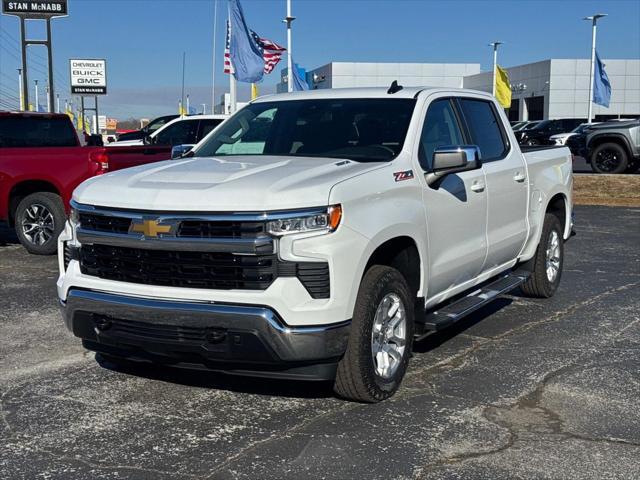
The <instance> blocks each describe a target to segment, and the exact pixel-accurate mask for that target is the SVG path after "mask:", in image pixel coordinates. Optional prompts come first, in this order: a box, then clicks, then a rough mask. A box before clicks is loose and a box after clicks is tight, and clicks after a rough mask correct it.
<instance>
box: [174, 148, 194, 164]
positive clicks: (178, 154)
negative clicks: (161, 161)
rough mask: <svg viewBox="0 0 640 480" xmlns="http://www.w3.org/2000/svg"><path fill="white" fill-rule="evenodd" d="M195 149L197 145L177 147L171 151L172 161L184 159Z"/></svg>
mask: <svg viewBox="0 0 640 480" xmlns="http://www.w3.org/2000/svg"><path fill="white" fill-rule="evenodd" d="M193 147H195V145H176V146H175V147H173V148H172V149H171V160H175V159H176V158H182V157H184V156H185V155H186V154H187V153H189V152H190V151H191V149H193Z"/></svg>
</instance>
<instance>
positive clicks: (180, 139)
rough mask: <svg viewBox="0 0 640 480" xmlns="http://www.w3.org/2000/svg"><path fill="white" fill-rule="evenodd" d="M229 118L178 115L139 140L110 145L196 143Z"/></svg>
mask: <svg viewBox="0 0 640 480" xmlns="http://www.w3.org/2000/svg"><path fill="white" fill-rule="evenodd" d="M227 118H228V116H227V115H191V116H188V117H178V118H175V119H174V120H172V121H170V122H168V123H167V124H165V125H163V126H162V127H160V128H158V129H157V130H156V131H154V132H153V133H151V134H149V135H148V136H146V137H144V138H141V139H138V140H126V141H117V142H114V143H112V144H110V145H109V146H114V147H119V146H123V145H169V146H175V145H183V144H191V145H195V144H196V143H198V142H199V141H200V140H202V139H203V138H204V137H206V136H207V135H208V134H209V132H211V131H212V130H213V129H214V128H216V127H217V126H218V125H220V124H221V123H222V122H223V121H224V120H226V119H227Z"/></svg>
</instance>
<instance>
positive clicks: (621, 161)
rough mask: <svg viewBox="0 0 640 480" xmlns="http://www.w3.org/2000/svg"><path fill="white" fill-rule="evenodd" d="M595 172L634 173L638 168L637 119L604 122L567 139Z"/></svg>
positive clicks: (639, 139) (639, 128) (639, 134)
mask: <svg viewBox="0 0 640 480" xmlns="http://www.w3.org/2000/svg"><path fill="white" fill-rule="evenodd" d="M567 146H568V147H569V148H570V149H571V152H572V153H573V154H574V155H577V156H580V157H584V158H586V159H587V161H588V162H589V163H590V164H591V168H592V169H593V171H594V172H596V173H625V172H626V173H634V172H637V171H638V170H639V169H640V120H628V121H614V122H605V123H600V124H598V125H593V126H589V127H587V128H585V130H584V131H583V133H581V134H580V135H575V136H573V137H571V138H569V139H568V140H567Z"/></svg>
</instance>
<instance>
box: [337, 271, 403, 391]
mask: <svg viewBox="0 0 640 480" xmlns="http://www.w3.org/2000/svg"><path fill="white" fill-rule="evenodd" d="M413 330H414V300H413V296H412V294H411V289H410V288H409V285H408V284H407V281H406V279H405V278H404V277H403V276H402V274H401V273H400V272H399V271H398V270H396V269H394V268H391V267H387V266H382V265H374V266H373V267H371V268H370V269H369V270H368V271H367V273H366V274H365V275H364V278H363V279H362V282H361V284H360V289H359V291H358V298H357V299H356V306H355V309H354V315H353V319H352V322H351V332H350V334H349V344H348V347H347V351H346V352H345V354H344V357H343V358H342V360H341V361H340V363H339V364H338V371H337V375H336V380H335V384H334V390H335V392H336V393H337V394H338V395H340V396H342V397H345V398H348V399H351V400H356V401H361V402H369V403H374V402H379V401H381V400H385V399H386V398H389V397H391V396H392V395H393V394H394V393H395V392H396V390H397V389H398V387H399V386H400V383H401V381H402V378H403V377H404V374H405V372H406V370H407V365H408V363H409V357H410V355H411V346H412V343H413Z"/></svg>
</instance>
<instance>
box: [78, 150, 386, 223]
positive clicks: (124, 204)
mask: <svg viewBox="0 0 640 480" xmlns="http://www.w3.org/2000/svg"><path fill="white" fill-rule="evenodd" d="M384 165H385V164H384V163H379V162H376V163H359V162H355V161H352V160H341V159H335V158H309V157H280V156H255V155H253V156H252V155H249V156H232V157H198V158H191V159H181V160H167V161H164V162H158V163H151V164H147V165H142V166H139V167H133V168H128V169H125V170H119V171H117V172H112V173H108V174H106V175H101V176H98V177H94V178H91V179H89V180H87V181H85V182H84V183H82V184H81V185H80V186H79V187H78V188H76V190H75V191H74V193H73V199H74V200H75V201H76V202H78V203H82V204H87V205H96V206H103V207H114V208H129V209H136V210H161V211H209V212H220V211H267V210H280V209H290V208H304V207H311V206H320V205H327V204H328V201H329V192H330V190H331V187H333V186H334V185H335V184H336V183H338V182H340V181H342V180H345V179H347V178H351V177H353V176H356V175H359V174H361V173H364V172H366V171H369V170H373V169H376V168H380V167H382V166H384Z"/></svg>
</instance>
